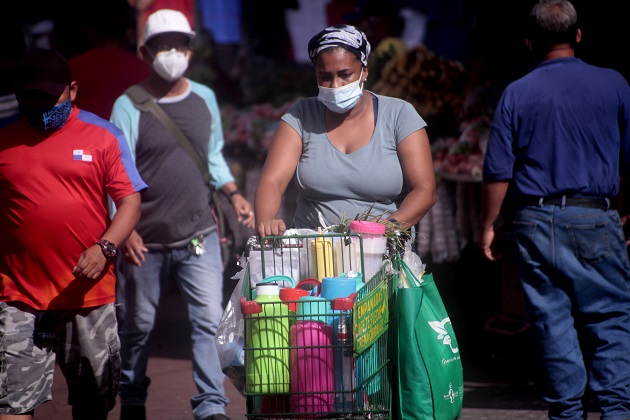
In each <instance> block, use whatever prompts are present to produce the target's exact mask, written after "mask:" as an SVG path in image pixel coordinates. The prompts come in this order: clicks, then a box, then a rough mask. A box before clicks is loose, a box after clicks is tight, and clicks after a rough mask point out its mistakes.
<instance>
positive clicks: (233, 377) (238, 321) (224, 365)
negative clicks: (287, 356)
mask: <svg viewBox="0 0 630 420" xmlns="http://www.w3.org/2000/svg"><path fill="white" fill-rule="evenodd" d="M245 271H246V270H245V269H242V270H240V271H239V272H237V273H236V274H235V275H234V276H233V277H232V279H234V280H236V279H238V283H237V284H236V287H235V288H234V291H232V294H231V295H230V300H229V301H228V303H227V305H226V306H225V309H224V310H223V316H222V317H221V322H219V327H218V328H217V333H216V335H215V336H214V341H215V343H216V346H217V354H218V355H219V360H220V362H221V370H222V371H223V373H224V374H225V376H227V377H228V378H229V379H230V381H231V382H232V384H233V385H234V387H235V388H236V389H237V390H238V391H239V392H240V393H241V394H242V395H243V396H245V352H244V351H243V346H244V344H245V324H244V321H243V314H242V313H241V303H240V299H241V296H242V295H243V281H244V279H245Z"/></svg>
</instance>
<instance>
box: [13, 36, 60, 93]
mask: <svg viewBox="0 0 630 420" xmlns="http://www.w3.org/2000/svg"><path fill="white" fill-rule="evenodd" d="M15 76H16V77H15V91H16V93H17V94H20V93H23V92H27V91H30V90H41V91H44V92H46V93H49V94H50V95H52V96H55V97H59V96H61V94H62V93H63V91H64V89H65V88H66V86H69V85H70V83H72V74H71V73H70V65H68V62H67V61H66V59H65V58H64V57H63V56H62V55H61V54H59V53H57V52H55V51H52V50H47V49H44V48H36V49H35V50H33V51H31V52H29V53H27V54H26V55H25V56H24V57H22V59H21V60H20V62H19V63H18V65H17V68H16V73H15Z"/></svg>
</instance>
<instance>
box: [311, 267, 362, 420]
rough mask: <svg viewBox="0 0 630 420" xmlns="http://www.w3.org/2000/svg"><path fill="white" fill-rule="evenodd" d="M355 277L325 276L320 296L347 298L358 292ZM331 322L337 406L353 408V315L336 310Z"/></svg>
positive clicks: (347, 408)
mask: <svg viewBox="0 0 630 420" xmlns="http://www.w3.org/2000/svg"><path fill="white" fill-rule="evenodd" d="M356 285H357V283H356V280H355V278H352V277H326V278H324V279H323V280H322V292H321V294H320V296H322V297H323V298H324V299H327V300H333V299H337V298H345V297H348V296H350V294H352V293H354V292H355V291H356ZM330 312H331V313H332V317H331V318H332V322H330V324H331V325H332V330H333V347H334V359H335V390H337V391H339V392H337V393H336V394H335V408H336V410H337V411H352V390H353V380H352V378H353V375H354V374H353V370H354V369H353V366H354V360H353V357H352V328H351V326H352V318H351V317H350V316H349V315H350V314H349V313H348V312H347V311H333V310H332V309H331V310H330Z"/></svg>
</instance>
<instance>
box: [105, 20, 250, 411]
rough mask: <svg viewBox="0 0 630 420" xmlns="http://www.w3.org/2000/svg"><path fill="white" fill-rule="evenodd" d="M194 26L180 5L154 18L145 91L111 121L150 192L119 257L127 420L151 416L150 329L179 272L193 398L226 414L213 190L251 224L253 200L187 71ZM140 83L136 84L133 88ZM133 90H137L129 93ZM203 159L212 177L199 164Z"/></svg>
mask: <svg viewBox="0 0 630 420" xmlns="http://www.w3.org/2000/svg"><path fill="white" fill-rule="evenodd" d="M194 36H195V33H194V32H193V31H192V30H191V28H190V25H189V23H188V21H187V19H186V17H185V16H184V15H183V14H182V13H181V12H178V11H175V10H168V9H163V10H158V11H157V12H155V13H153V14H152V15H150V16H149V18H148V20H147V24H146V26H145V31H144V40H143V45H142V46H141V47H140V52H141V53H142V56H143V57H144V59H145V60H146V61H147V62H148V63H149V65H150V66H151V75H150V76H149V78H148V79H146V80H144V81H143V82H141V83H140V84H139V85H136V87H137V86H140V87H141V88H143V89H140V90H139V91H140V92H141V93H142V95H140V96H143V97H144V98H141V97H135V99H132V96H133V95H132V96H129V95H127V94H125V95H122V96H120V97H119V98H118V99H117V100H116V103H115V104H114V108H113V110H112V116H111V121H112V122H113V123H114V124H116V125H117V126H118V127H120V128H121V130H122V131H123V133H125V136H126V138H127V140H128V142H129V146H130V149H131V151H132V155H133V156H134V158H135V162H136V165H137V166H138V170H139V172H140V174H141V176H142V177H143V179H144V180H145V181H146V182H147V184H148V185H150V190H151V193H149V194H148V195H146V196H144V197H143V199H142V205H141V210H142V216H141V219H140V222H139V223H138V225H137V226H136V229H135V230H134V231H133V232H132V234H131V236H130V237H129V239H128V240H127V241H126V242H125V243H123V244H122V252H121V255H120V256H119V260H118V271H119V285H120V287H119V289H118V298H119V301H120V302H121V303H123V305H124V309H123V311H124V312H125V313H124V315H123V319H122V322H121V323H122V329H121V345H122V349H121V354H122V372H123V373H122V378H121V384H120V397H121V403H122V409H121V419H124V420H129V419H145V418H146V413H145V406H144V405H145V400H146V397H147V391H148V387H149V383H150V379H149V378H148V377H147V375H146V367H147V361H148V358H149V349H150V335H151V332H152V330H153V327H154V323H155V316H156V312H157V309H158V303H159V300H160V294H161V291H162V289H163V288H164V287H165V286H166V284H167V282H168V281H171V280H175V281H176V282H177V284H178V287H179V289H180V291H181V294H182V296H183V298H184V300H185V302H186V305H187V308H188V317H189V320H190V324H191V341H192V351H193V378H194V381H195V384H196V386H197V389H198V390H199V393H198V394H197V395H195V396H193V397H192V398H191V404H192V410H193V417H194V418H195V419H196V420H202V419H219V420H221V419H227V417H226V416H225V406H226V405H227V403H228V400H227V398H226V396H225V393H224V389H223V380H224V375H223V372H222V371H221V367H220V362H219V358H218V355H217V351H216V346H215V340H214V336H215V333H216V330H217V326H218V324H219V321H220V320H221V315H222V312H223V310H222V297H223V293H222V287H223V273H222V268H223V267H222V260H221V251H220V244H219V237H218V233H217V229H216V224H215V219H214V218H213V213H212V207H211V204H210V203H209V198H208V197H209V196H210V193H211V189H212V188H217V189H220V190H221V191H222V192H223V193H225V194H226V195H227V196H228V197H229V198H230V200H231V203H232V206H233V208H234V211H235V212H236V214H237V216H238V220H239V221H241V222H242V223H243V224H245V225H246V226H248V227H253V223H254V215H253V212H252V207H251V204H250V203H249V202H248V201H247V199H246V198H245V197H244V196H243V195H242V194H241V192H240V191H239V190H238V189H237V186H236V184H235V182H234V177H233V176H232V174H231V173H230V169H229V167H228V165H227V163H226V161H225V159H224V157H223V155H222V153H221V150H222V148H223V130H222V127H221V116H220V114H219V108H218V105H217V101H216V97H215V94H214V92H213V91H212V90H211V89H210V88H208V87H206V86H203V85H201V84H199V83H196V82H193V81H192V80H189V79H187V78H185V77H184V73H185V72H186V69H187V68H188V63H189V61H190V57H191V42H192V39H193V37H194ZM136 89H137V88H136ZM130 95H131V93H130ZM147 97H148V98H149V100H150V101H154V102H156V103H157V106H158V107H159V108H161V110H162V111H163V112H164V113H166V114H167V115H168V116H169V117H170V119H171V120H172V122H173V123H174V124H175V125H176V126H177V127H178V128H179V129H180V130H181V131H182V132H183V133H184V135H185V137H186V138H187V139H188V140H189V141H190V143H191V144H192V148H193V149H194V152H193V153H197V155H198V156H195V155H189V154H188V153H187V151H186V150H185V149H184V148H183V147H182V145H180V143H179V141H178V137H177V136H176V135H175V134H173V132H172V131H171V130H169V129H168V128H167V126H166V125H164V123H163V121H161V120H160V119H159V118H157V117H156V115H155V114H154V113H152V112H151V111H150V110H148V109H147V108H146V107H144V106H142V105H141V104H140V102H141V101H142V100H146V98H147ZM194 159H195V160H197V161H199V160H201V162H202V163H201V164H202V165H207V167H208V169H209V172H210V179H209V182H208V181H207V178H204V176H203V174H202V170H201V169H200V168H199V167H198V166H197V165H196V164H195V163H194Z"/></svg>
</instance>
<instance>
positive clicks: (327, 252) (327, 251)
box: [311, 237, 335, 281]
mask: <svg viewBox="0 0 630 420" xmlns="http://www.w3.org/2000/svg"><path fill="white" fill-rule="evenodd" d="M311 275H312V276H313V277H314V278H316V279H317V280H319V281H322V279H323V278H324V277H334V275H335V274H334V272H333V251H332V241H331V240H330V239H326V238H323V237H322V238H315V239H313V240H312V241H311Z"/></svg>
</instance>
